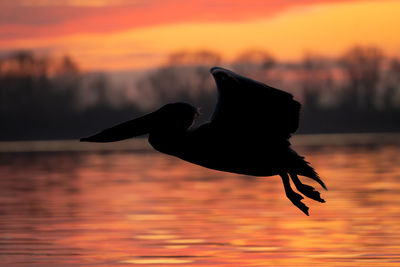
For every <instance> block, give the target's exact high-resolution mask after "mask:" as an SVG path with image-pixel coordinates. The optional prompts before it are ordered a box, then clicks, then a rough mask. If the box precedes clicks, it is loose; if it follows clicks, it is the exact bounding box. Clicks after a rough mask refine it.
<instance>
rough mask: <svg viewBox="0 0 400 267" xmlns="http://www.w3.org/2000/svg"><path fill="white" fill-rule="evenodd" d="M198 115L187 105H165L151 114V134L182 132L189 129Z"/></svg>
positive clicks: (196, 111)
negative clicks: (152, 119)
mask: <svg viewBox="0 0 400 267" xmlns="http://www.w3.org/2000/svg"><path fill="white" fill-rule="evenodd" d="M198 115H199V111H198V109H197V108H195V107H193V106H192V105H190V104H187V103H182V102H178V103H171V104H167V105H165V106H163V107H161V108H160V109H158V110H157V111H155V112H154V113H153V118H154V123H153V125H152V126H151V129H150V133H152V132H158V131H162V132H183V131H185V130H187V129H189V128H190V127H191V126H192V125H193V123H194V120H195V119H196V117H197V116H198Z"/></svg>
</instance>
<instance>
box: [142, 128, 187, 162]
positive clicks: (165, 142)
mask: <svg viewBox="0 0 400 267" xmlns="http://www.w3.org/2000/svg"><path fill="white" fill-rule="evenodd" d="M184 140H185V132H179V133H165V132H164V133H151V134H150V135H149V143H150V145H151V146H152V147H153V148H154V149H155V150H157V151H159V152H161V153H165V154H168V155H173V156H178V157H179V155H180V154H181V153H182V152H183V149H184Z"/></svg>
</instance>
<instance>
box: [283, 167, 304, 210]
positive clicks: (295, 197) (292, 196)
mask: <svg viewBox="0 0 400 267" xmlns="http://www.w3.org/2000/svg"><path fill="white" fill-rule="evenodd" d="M280 176H281V177H282V182H283V187H284V188H285V193H286V196H287V198H288V199H289V200H290V201H291V202H292V203H293V204H294V205H295V206H296V207H298V208H299V209H300V210H301V211H302V212H304V213H305V214H306V215H307V216H308V207H307V206H306V205H305V204H304V203H303V202H301V200H302V199H303V197H302V196H301V195H299V194H297V193H296V192H294V191H293V189H292V187H291V186H290V180H289V175H287V173H281V174H280Z"/></svg>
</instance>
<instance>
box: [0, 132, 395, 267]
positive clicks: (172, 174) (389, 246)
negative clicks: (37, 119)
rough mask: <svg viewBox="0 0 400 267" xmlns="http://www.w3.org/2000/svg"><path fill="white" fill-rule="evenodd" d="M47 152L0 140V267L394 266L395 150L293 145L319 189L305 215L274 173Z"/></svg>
mask: <svg viewBox="0 0 400 267" xmlns="http://www.w3.org/2000/svg"><path fill="white" fill-rule="evenodd" d="M353 138H354V136H353ZM311 139H312V138H311ZM356 139H357V138H356ZM366 142H369V141H368V140H367V141H366ZM371 142H372V141H371ZM321 143H324V142H321ZM378 143H379V142H378ZM57 144H58V143H54V142H53V143H48V144H47V148H46V145H43V144H37V146H39V149H37V146H34V147H36V149H32V144H30V145H28V143H19V144H17V143H13V144H3V148H4V147H8V148H7V149H3V152H1V153H0V262H1V263H2V264H4V265H5V266H132V265H133V266H311V265H314V266H400V183H399V181H400V145H399V144H376V143H370V144H365V142H363V143H362V144H358V145H349V144H347V145H345V144H342V143H337V142H336V143H335V142H333V143H332V142H331V144H330V145H321V144H318V145H315V144H314V145H309V144H308V145H307V142H306V143H305V144H301V142H300V144H299V145H297V146H295V147H296V149H297V150H298V152H299V153H301V154H303V155H305V156H306V157H307V159H308V160H309V161H311V162H312V165H313V166H314V167H315V168H316V169H317V170H318V172H319V173H320V175H321V177H323V179H324V181H325V182H326V184H327V186H328V188H329V191H328V192H322V191H321V192H322V196H323V198H325V200H326V201H327V202H326V203H324V204H321V203H318V202H315V201H312V200H306V201H305V202H306V204H307V205H308V206H309V207H310V216H309V217H307V216H305V215H304V214H303V213H301V212H300V211H299V210H298V209H297V208H296V207H294V206H293V205H292V204H291V203H290V201H289V200H288V199H286V197H285V194H284V190H283V186H282V183H281V180H280V178H279V177H277V176H275V177H267V178H254V177H253V178H251V177H246V176H242V175H235V174H230V173H223V172H217V171H212V170H208V169H205V168H201V167H198V166H195V165H192V164H189V163H186V162H183V161H181V160H178V159H175V158H172V157H169V156H165V155H162V154H159V153H155V152H151V151H150V150H147V148H146V147H145V146H144V147H143V146H139V147H140V149H131V150H129V149H128V150H123V149H119V147H118V146H117V147H115V146H114V147H113V146H109V147H108V148H106V149H102V148H100V149H97V150H96V149H93V147H91V148H90V149H89V148H88V149H85V148H86V144H85V147H83V148H82V147H80V148H81V149H73V148H71V146H69V145H68V144H67V145H65V144H64V146H63V145H59V146H58V145H57ZM78 144H79V143H78ZM93 145H94V144H93ZM43 146H44V147H43ZM94 146H95V145H94ZM10 147H11V148H16V149H10ZM18 147H19V148H18ZM24 147H25V148H28V147H29V150H30V152H24V149H21V148H24ZM66 148H70V149H66ZM67 150H68V151H67ZM78 150H79V151H78ZM86 150H87V151H86ZM89 150H90V151H89ZM7 151H13V152H7ZM303 181H304V182H306V183H308V184H311V185H313V186H315V187H316V188H318V189H320V187H319V186H318V185H317V184H316V183H314V182H312V181H311V180H309V179H306V178H304V179H303Z"/></svg>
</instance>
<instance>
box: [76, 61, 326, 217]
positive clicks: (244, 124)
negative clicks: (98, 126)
mask: <svg viewBox="0 0 400 267" xmlns="http://www.w3.org/2000/svg"><path fill="white" fill-rule="evenodd" d="M210 72H211V74H212V75H213V77H214V80H215V82H216V84H217V88H218V103H217V107H216V108H215V111H214V114H213V115H212V117H211V120H210V121H209V122H207V123H204V124H202V125H200V126H199V127H197V128H193V127H192V125H193V123H194V121H195V119H196V117H197V116H198V109H197V108H195V107H193V106H192V105H190V104H187V103H171V104H167V105H165V106H163V107H161V108H160V109H158V110H156V111H154V112H152V113H150V114H147V115H145V116H143V117H140V118H137V119H133V120H130V121H127V122H124V123H122V124H118V125H116V126H114V127H111V128H108V129H105V130H103V131H101V132H99V133H97V134H95V135H92V136H89V137H86V138H82V139H81V141H85V142H114V141H119V140H124V139H127V138H131V137H135V136H139V135H144V134H149V137H148V141H149V143H150V144H151V145H152V146H153V148H155V149H156V150H158V151H160V152H162V153H165V154H168V155H172V156H175V157H178V158H180V159H183V160H185V161H188V162H191V163H194V164H197V165H200V166H203V167H207V168H210V169H215V170H220V171H225V172H232V173H238V174H244V175H250V176H272V175H280V177H281V178H282V181H283V186H284V189H285V193H286V196H287V197H288V199H289V200H290V201H291V202H292V203H293V204H294V205H295V206H297V207H298V208H299V209H300V210H301V211H303V212H304V213H305V214H307V215H308V207H307V206H306V205H305V204H304V203H302V202H301V200H302V199H303V197H302V196H301V195H300V194H298V193H296V192H294V191H293V189H292V188H291V185H290V178H291V179H292V181H293V184H294V186H295V187H296V188H297V190H298V191H299V192H300V193H302V194H303V195H304V196H306V197H309V198H311V199H313V200H316V201H319V202H322V203H323V202H325V200H323V199H322V198H321V197H320V193H319V192H318V191H316V190H315V189H314V188H313V187H311V186H309V185H305V184H303V183H302V182H301V181H300V180H299V178H298V176H297V175H302V176H307V177H309V178H311V179H313V180H315V181H317V182H318V183H319V184H320V185H321V186H322V187H323V188H324V189H325V190H326V189H327V188H326V186H325V184H324V183H323V182H322V180H321V179H320V178H319V176H318V174H317V173H316V172H315V170H314V169H313V168H312V167H311V166H310V164H309V163H308V162H306V161H305V160H304V157H302V156H299V155H298V154H297V153H296V152H295V151H294V150H293V149H291V147H290V143H289V138H290V137H291V134H292V133H294V132H295V131H296V130H297V128H298V126H299V116H300V103H299V102H297V101H295V100H294V99H293V96H292V95H291V94H289V93H287V92H284V91H281V90H278V89H275V88H272V87H269V86H267V85H265V84H263V83H261V82H258V81H255V80H252V79H249V78H246V77H244V76H241V75H238V74H236V73H234V72H232V71H230V70H227V69H223V68H220V67H213V68H211V70H210ZM289 177H290V178H289Z"/></svg>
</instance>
